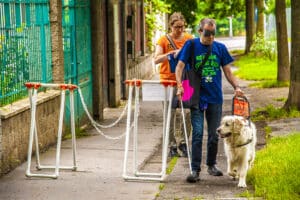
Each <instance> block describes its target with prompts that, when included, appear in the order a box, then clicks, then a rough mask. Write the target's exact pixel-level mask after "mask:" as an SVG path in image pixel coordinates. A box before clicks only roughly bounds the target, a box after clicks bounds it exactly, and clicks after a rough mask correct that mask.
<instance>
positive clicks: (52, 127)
mask: <svg viewBox="0 0 300 200" xmlns="http://www.w3.org/2000/svg"><path fill="white" fill-rule="evenodd" d="M59 106H60V92H59V91H55V90H49V91H47V92H40V93H39V95H38V105H37V110H36V111H37V113H36V122H37V132H38V139H39V147H40V151H45V150H46V149H47V148H48V147H49V146H51V145H53V144H55V143H56V139H57V130H58V119H59V117H58V116H59V108H60V107H59ZM0 118H1V125H0V175H3V174H5V173H7V172H9V171H11V170H12V169H14V168H15V167H17V166H18V165H19V164H21V163H22V162H24V161H26V160H27V151H28V140H29V130H30V121H31V110H30V105H29V100H28V99H24V100H20V101H18V102H15V103H13V104H11V105H8V106H5V107H1V108H0ZM33 149H35V148H33ZM24 173H25V172H24Z"/></svg>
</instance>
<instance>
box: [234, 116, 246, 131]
mask: <svg viewBox="0 0 300 200" xmlns="http://www.w3.org/2000/svg"><path fill="white" fill-rule="evenodd" d="M233 125H234V132H240V130H241V129H242V127H243V126H244V123H243V121H242V119H240V118H236V119H234V122H233Z"/></svg>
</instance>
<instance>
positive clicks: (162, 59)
mask: <svg viewBox="0 0 300 200" xmlns="http://www.w3.org/2000/svg"><path fill="white" fill-rule="evenodd" d="M169 26H170V30H171V32H170V33H168V34H167V35H164V36H162V37H161V38H159V40H158V41H157V45H156V49H155V57H154V62H155V64H160V72H159V74H160V79H161V80H173V81H176V78H175V72H173V73H172V72H171V68H170V65H169V61H168V55H169V54H174V57H176V56H177V54H178V52H179V51H180V49H181V47H182V46H183V45H184V43H185V42H186V41H187V40H189V39H192V38H193V36H192V35H191V34H189V33H187V32H185V30H184V28H185V19H184V17H183V15H182V14H181V13H179V12H175V13H173V14H172V15H171V16H170V18H169ZM167 36H169V39H168V37H167ZM170 40H172V41H173V43H174V44H175V47H174V46H173V45H172V44H171V42H170ZM179 119H181V116H179ZM186 119H187V129H188V131H187V132H188V136H189V134H190V127H191V123H190V117H189V116H187V115H186ZM175 124H176V109H172V111H171V123H170V136H169V138H170V143H169V146H170V154H169V155H170V156H171V157H174V156H179V154H178V151H177V142H176V139H175V133H176V131H175ZM177 124H180V125H181V130H180V133H179V138H178V139H179V142H178V143H179V145H178V148H179V150H180V151H181V152H182V155H183V156H184V157H187V148H186V143H185V139H184V131H183V126H182V123H177Z"/></svg>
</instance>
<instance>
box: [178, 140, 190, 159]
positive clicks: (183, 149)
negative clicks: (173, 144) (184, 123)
mask: <svg viewBox="0 0 300 200" xmlns="http://www.w3.org/2000/svg"><path fill="white" fill-rule="evenodd" d="M179 150H180V151H181V152H182V157H186V158H187V157H188V152H187V148H186V144H185V143H181V144H180V145H179Z"/></svg>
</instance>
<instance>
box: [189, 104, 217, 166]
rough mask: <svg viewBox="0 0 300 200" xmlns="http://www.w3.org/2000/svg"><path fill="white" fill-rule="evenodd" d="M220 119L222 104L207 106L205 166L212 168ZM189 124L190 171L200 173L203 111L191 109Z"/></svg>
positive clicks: (215, 155) (214, 161) (215, 156)
mask: <svg viewBox="0 0 300 200" xmlns="http://www.w3.org/2000/svg"><path fill="white" fill-rule="evenodd" d="M221 117H222V104H208V106H207V109H206V110H205V118H206V122H207V129H208V130H207V132H208V139H207V157H206V158H207V159H206V164H207V165H208V166H212V165H215V164H216V158H217V152H218V141H219V138H218V134H217V128H218V127H219V125H220V122H221ZM191 122H192V127H193V135H192V170H193V171H197V172H199V171H201V168H200V165H201V160H202V140H203V127H204V111H203V110H200V109H191Z"/></svg>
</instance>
